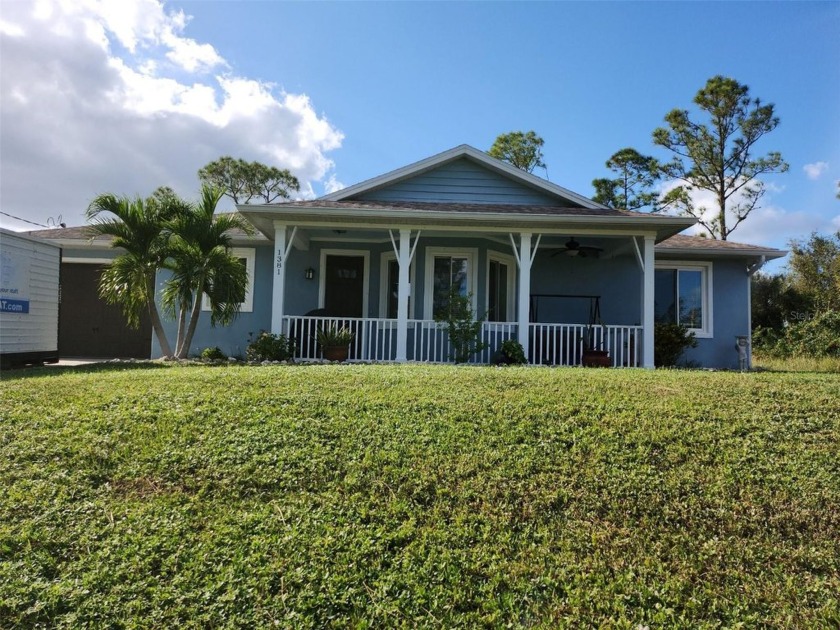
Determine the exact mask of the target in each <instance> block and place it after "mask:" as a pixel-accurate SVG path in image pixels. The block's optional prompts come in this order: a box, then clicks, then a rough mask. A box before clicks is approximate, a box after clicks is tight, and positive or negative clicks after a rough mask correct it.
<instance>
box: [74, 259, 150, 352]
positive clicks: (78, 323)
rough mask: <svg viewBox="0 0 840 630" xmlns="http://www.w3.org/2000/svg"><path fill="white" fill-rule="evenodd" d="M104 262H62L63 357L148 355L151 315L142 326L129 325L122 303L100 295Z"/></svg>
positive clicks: (144, 319)
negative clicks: (98, 263) (119, 304)
mask: <svg viewBox="0 0 840 630" xmlns="http://www.w3.org/2000/svg"><path fill="white" fill-rule="evenodd" d="M102 269H103V265H89V264H77V263H64V264H62V265H61V304H60V306H59V311H58V352H59V354H60V355H61V356H62V357H103V358H111V357H120V358H127V357H133V358H138V359H148V358H149V356H150V354H151V347H152V326H151V324H150V323H149V318H148V315H147V316H145V317H143V319H142V321H141V322H140V328H139V329H134V328H129V327H128V325H127V324H126V323H125V318H124V317H123V315H122V312H121V311H120V309H119V307H117V306H112V305H110V304H107V303H106V302H105V301H104V300H102V299H101V298H100V297H99V292H98V286H99V275H100V273H102Z"/></svg>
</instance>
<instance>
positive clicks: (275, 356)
mask: <svg viewBox="0 0 840 630" xmlns="http://www.w3.org/2000/svg"><path fill="white" fill-rule="evenodd" d="M252 337H253V334H249V335H248V349H247V350H246V351H245V356H246V357H247V358H248V360H249V361H285V360H287V359H291V358H292V357H293V356H294V353H295V343H294V341H292V340H291V339H288V338H287V337H286V335H274V334H272V333H270V332H266V331H264V330H263V331H262V332H260V334H259V335H258V336H257V338H256V339H253V340H252Z"/></svg>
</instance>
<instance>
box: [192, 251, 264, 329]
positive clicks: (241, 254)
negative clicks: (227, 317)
mask: <svg viewBox="0 0 840 630" xmlns="http://www.w3.org/2000/svg"><path fill="white" fill-rule="evenodd" d="M230 255H231V256H233V257H234V258H244V259H245V271H246V272H247V273H248V286H247V288H246V289H245V301H244V302H242V304H241V305H240V307H239V312H240V313H253V312H254V267H255V263H256V257H257V253H256V250H255V249H254V248H253V247H231V248H230ZM201 310H202V311H209V310H210V298H208V297H207V294H206V293H202V294H201Z"/></svg>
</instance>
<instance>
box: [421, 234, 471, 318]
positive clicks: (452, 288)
mask: <svg viewBox="0 0 840 630" xmlns="http://www.w3.org/2000/svg"><path fill="white" fill-rule="evenodd" d="M475 259H476V254H475V253H474V252H473V251H472V250H454V249H451V250H450V249H447V248H433V247H429V248H428V249H427V250H426V305H425V306H426V308H425V315H426V318H427V319H434V318H437V317H446V314H447V312H448V310H449V296H450V295H451V294H452V293H453V292H454V293H455V294H456V295H464V296H466V295H469V294H470V293H472V292H473V290H474V286H475V278H474V275H475Z"/></svg>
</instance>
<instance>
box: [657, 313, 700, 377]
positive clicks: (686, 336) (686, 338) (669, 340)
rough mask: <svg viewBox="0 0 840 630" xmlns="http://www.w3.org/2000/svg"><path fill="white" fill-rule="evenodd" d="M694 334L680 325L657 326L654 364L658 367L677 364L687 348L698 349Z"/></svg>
mask: <svg viewBox="0 0 840 630" xmlns="http://www.w3.org/2000/svg"><path fill="white" fill-rule="evenodd" d="M696 347H697V340H696V339H695V338H694V333H693V332H691V331H689V330H688V328H686V327H685V326H682V325H680V324H661V323H660V324H656V326H655V328H654V338H653V363H654V365H656V367H670V366H673V365H676V364H677V361H679V360H680V357H681V356H682V354H683V352H685V350H686V348H696Z"/></svg>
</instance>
